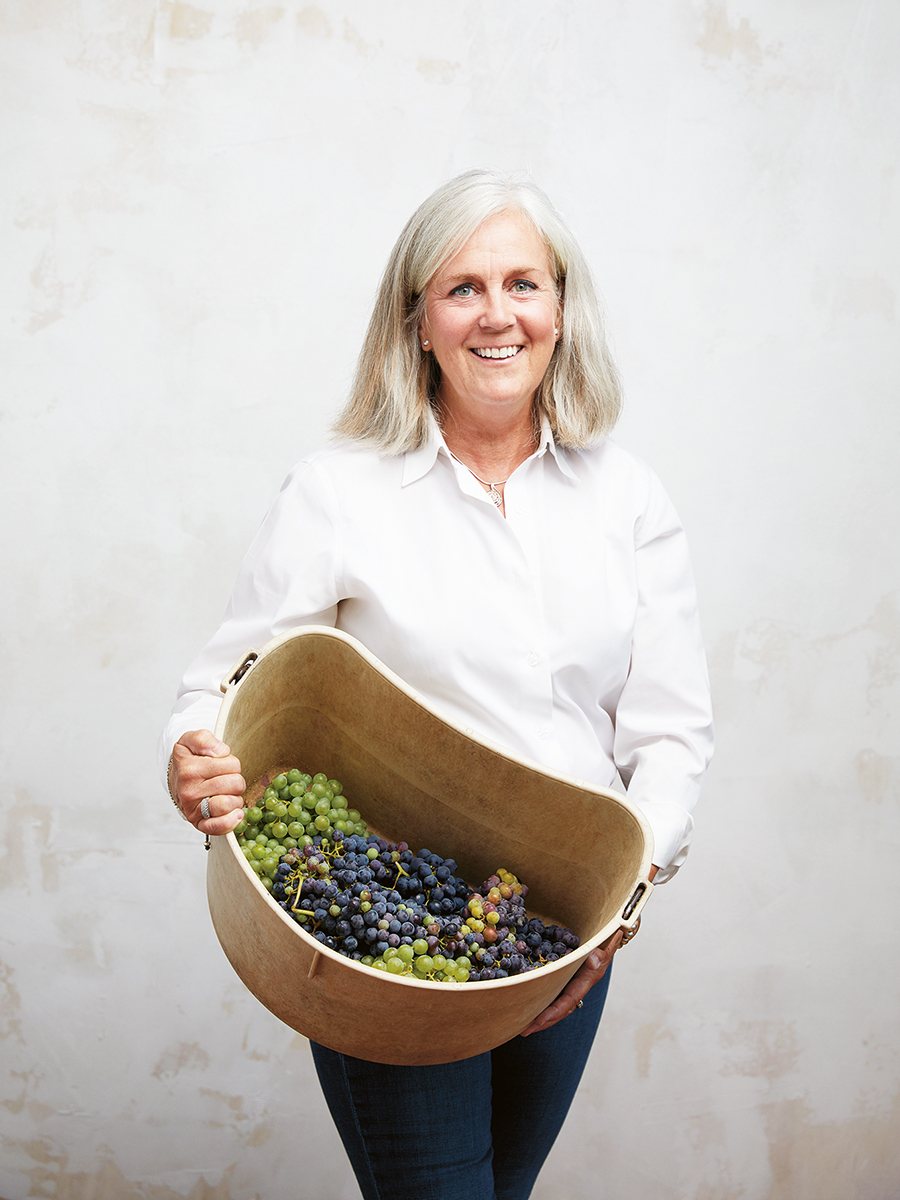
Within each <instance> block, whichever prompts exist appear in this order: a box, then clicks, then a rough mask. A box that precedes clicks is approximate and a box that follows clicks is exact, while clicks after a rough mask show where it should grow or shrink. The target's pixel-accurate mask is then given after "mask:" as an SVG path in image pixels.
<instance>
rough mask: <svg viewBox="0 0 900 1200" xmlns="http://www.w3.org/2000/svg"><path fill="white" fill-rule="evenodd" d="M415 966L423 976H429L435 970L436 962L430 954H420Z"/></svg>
mask: <svg viewBox="0 0 900 1200" xmlns="http://www.w3.org/2000/svg"><path fill="white" fill-rule="evenodd" d="M413 966H414V967H415V968H416V970H417V971H418V972H419V973H420V974H421V975H427V974H428V972H429V971H433V970H434V962H433V961H432V958H431V955H430V954H420V955H419V957H418V958H417V959H416V961H415V962H414V963H413Z"/></svg>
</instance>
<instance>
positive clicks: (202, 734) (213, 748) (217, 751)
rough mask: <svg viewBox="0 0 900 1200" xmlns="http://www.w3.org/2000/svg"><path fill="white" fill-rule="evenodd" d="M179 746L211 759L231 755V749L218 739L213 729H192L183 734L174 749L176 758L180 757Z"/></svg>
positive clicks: (191, 752)
mask: <svg viewBox="0 0 900 1200" xmlns="http://www.w3.org/2000/svg"><path fill="white" fill-rule="evenodd" d="M179 746H180V747H182V748H183V749H184V750H187V751H188V753H190V754H198V755H201V756H207V757H210V758H221V757H222V756H223V755H225V754H230V753H231V750H230V748H229V747H228V746H226V745H225V743H224V742H223V741H221V740H220V739H219V738H217V737H216V735H215V734H214V733H213V732H212V730H211V729H192V730H190V732H188V733H185V734H182V736H181V737H180V738H179V739H178V741H177V742H176V743H175V746H174V747H173V751H172V752H173V754H175V756H176V757H178V753H179V751H178V747H179Z"/></svg>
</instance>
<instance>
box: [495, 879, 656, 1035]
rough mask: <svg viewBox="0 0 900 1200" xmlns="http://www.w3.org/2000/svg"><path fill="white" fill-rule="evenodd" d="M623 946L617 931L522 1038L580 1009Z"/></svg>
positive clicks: (593, 954) (548, 1026) (594, 951)
mask: <svg viewBox="0 0 900 1200" xmlns="http://www.w3.org/2000/svg"><path fill="white" fill-rule="evenodd" d="M658 870H659V867H658V866H656V864H655V863H654V864H653V866H651V868H650V871H649V874H648V876H647V878H648V879H649V880H650V882H651V883H652V882H653V880H654V879H655V877H656V873H657V871H658ZM640 923H641V918H640V917H638V919H637V923H636V924H637V925H640ZM624 944H625V934H624V933H623V932H622V930H621V929H617V930H616V932H615V933H614V934H612V935H611V936H610V937H608V938H607V939H606V941H605V942H603V943H602V944H601V945H600V946H598V947H597V949H596V950H592V951H591V953H590V954H589V955H588V956H587V958H586V959H585V961H584V963H583V964H582V966H581V967H579V969H578V970H577V971H576V972H575V974H574V975H573V976H572V978H571V979H570V980H569V982H568V983H567V984H566V986H565V987H564V988H563V990H562V991H561V992H560V993H559V995H558V996H557V997H556V999H555V1000H554V1001H553V1003H552V1004H548V1005H547V1007H546V1008H545V1009H544V1011H543V1012H542V1013H538V1015H537V1016H536V1017H535V1018H534V1020H533V1021H532V1022H531V1024H530V1025H529V1026H528V1028H527V1029H523V1030H522V1032H521V1034H520V1035H519V1036H520V1037H528V1035H529V1034H530V1033H540V1032H541V1031H542V1030H544V1029H549V1028H550V1027H551V1026H552V1025H555V1024H556V1022H557V1021H561V1020H562V1019H563V1017H568V1016H571V1014H572V1013H573V1012H574V1011H575V1009H576V1008H577V1007H578V1002H579V1000H583V999H584V998H585V996H586V995H587V994H588V992H589V991H590V990H591V988H592V987H593V986H594V984H595V983H599V982H600V980H601V979H602V978H603V976H604V975H605V974H606V972H607V971H608V970H609V964H610V963H611V962H612V960H613V955H614V954H615V952H616V951H617V950H618V949H619V947H620V946H623V945H624Z"/></svg>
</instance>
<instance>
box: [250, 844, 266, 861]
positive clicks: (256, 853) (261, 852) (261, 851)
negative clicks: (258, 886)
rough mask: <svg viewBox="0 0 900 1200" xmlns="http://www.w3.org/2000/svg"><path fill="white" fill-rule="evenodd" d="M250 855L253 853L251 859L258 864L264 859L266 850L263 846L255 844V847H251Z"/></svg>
mask: <svg viewBox="0 0 900 1200" xmlns="http://www.w3.org/2000/svg"><path fill="white" fill-rule="evenodd" d="M252 853H253V857H254V858H255V859H256V860H257V861H258V862H261V861H262V860H263V859H264V858H265V857H266V848H265V846H260V845H259V844H257V845H256V846H254V847H253V852H252Z"/></svg>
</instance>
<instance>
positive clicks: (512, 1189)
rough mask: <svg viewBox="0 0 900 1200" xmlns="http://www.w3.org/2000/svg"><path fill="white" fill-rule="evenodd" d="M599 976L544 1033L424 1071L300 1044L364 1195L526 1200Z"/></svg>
mask: <svg viewBox="0 0 900 1200" xmlns="http://www.w3.org/2000/svg"><path fill="white" fill-rule="evenodd" d="M610 974H611V972H610V971H607V972H606V975H605V976H604V978H603V979H602V980H601V981H600V982H599V983H598V984H596V985H595V986H594V987H593V988H592V989H591V991H590V992H589V993H588V994H587V996H586V997H585V1000H584V1007H583V1008H581V1009H577V1010H576V1011H575V1012H574V1013H572V1014H571V1016H568V1017H564V1018H563V1020H562V1021H559V1022H558V1023H557V1024H556V1025H554V1026H552V1027H551V1028H550V1029H545V1030H544V1031H543V1032H542V1033H534V1034H532V1035H531V1036H530V1037H527V1038H521V1037H516V1038H513V1040H512V1041H510V1042H506V1043H505V1044H504V1045H502V1046H498V1047H497V1049H496V1050H491V1051H488V1052H487V1053H485V1054H479V1055H478V1056H477V1057H475V1058H467V1059H463V1060H462V1061H461V1062H455V1063H446V1064H443V1065H440V1066H434V1067H393V1066H385V1065H383V1064H382V1063H372V1062H365V1061H363V1060H362V1059H358V1058H350V1057H349V1056H348V1055H346V1054H338V1053H336V1052H335V1051H334V1050H328V1049H326V1047H324V1046H320V1045H318V1044H317V1043H315V1042H311V1043H310V1046H311V1049H312V1055H313V1061H314V1063H315V1066H316V1072H317V1073H318V1076H319V1082H320V1083H321V1085H322V1091H323V1092H324V1094H325V1100H326V1102H327V1104H328V1108H329V1110H330V1111H331V1115H332V1118H333V1119H334V1123H335V1125H336V1126H337V1129H338V1133H339V1134H340V1136H341V1141H342V1142H343V1143H344V1149H345V1150H346V1151H347V1155H348V1157H349V1159H350V1163H351V1165H352V1167H353V1170H354V1172H355V1174H356V1178H357V1181H358V1183H359V1186H360V1190H361V1191H362V1194H363V1197H364V1200H527V1197H528V1196H530V1195H531V1189H532V1188H533V1187H534V1183H535V1180H536V1179H537V1177H538V1172H539V1171H540V1169H541V1167H542V1166H543V1163H544V1159H545V1158H546V1157H547V1155H548V1154H549V1153H550V1147H551V1146H552V1145H553V1143H554V1141H555V1140H556V1135H557V1134H558V1133H559V1131H560V1129H561V1128H562V1123H563V1121H564V1120H565V1118H566V1113H567V1112H568V1111H569V1106H570V1104H571V1103H572V1098H573V1096H574V1095H575V1089H576V1088H577V1087H578V1083H579V1080H580V1079H581V1075H582V1072H583V1070H584V1065H585V1063H586V1062H587V1057H588V1054H589V1052H590V1049H591V1045H592V1043H593V1041H594V1035H595V1033H596V1032H597V1026H598V1025H599V1023H600V1017H601V1015H602V1013H603V1005H604V1003H605V1001H606V993H607V990H608V988H609V979H610Z"/></svg>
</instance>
